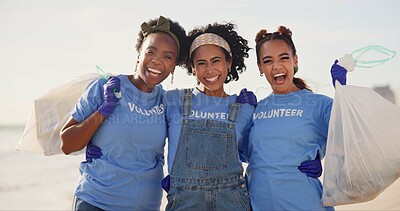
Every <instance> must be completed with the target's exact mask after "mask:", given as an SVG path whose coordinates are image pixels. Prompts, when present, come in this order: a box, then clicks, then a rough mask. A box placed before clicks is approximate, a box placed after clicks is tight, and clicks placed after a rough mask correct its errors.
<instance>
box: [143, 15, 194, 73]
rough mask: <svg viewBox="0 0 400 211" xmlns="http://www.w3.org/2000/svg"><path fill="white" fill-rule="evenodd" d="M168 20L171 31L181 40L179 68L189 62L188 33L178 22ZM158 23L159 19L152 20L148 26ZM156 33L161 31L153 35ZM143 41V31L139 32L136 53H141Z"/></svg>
mask: <svg viewBox="0 0 400 211" xmlns="http://www.w3.org/2000/svg"><path fill="white" fill-rule="evenodd" d="M166 19H167V20H168V21H169V24H170V29H169V30H170V31H171V32H172V33H173V34H174V35H175V36H176V37H177V38H178V40H179V45H180V49H179V56H178V58H177V60H176V64H177V65H178V66H183V65H184V64H185V62H186V60H187V55H188V51H189V47H188V40H187V36H186V31H185V29H183V27H182V26H181V25H180V24H179V23H178V22H176V21H172V20H171V19H170V18H166ZM157 21H158V18H156V19H150V20H149V21H147V24H148V25H149V26H155V25H157ZM156 32H161V31H154V32H153V33H156ZM162 33H163V32H162ZM143 41H144V36H143V33H142V30H140V31H139V32H138V38H137V43H136V51H137V52H138V53H139V52H140V50H141V48H142V44H143Z"/></svg>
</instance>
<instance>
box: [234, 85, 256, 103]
mask: <svg viewBox="0 0 400 211" xmlns="http://www.w3.org/2000/svg"><path fill="white" fill-rule="evenodd" d="M236 102H237V103H247V104H250V105H253V106H257V97H256V96H255V95H254V93H253V92H252V91H247V89H246V88H244V89H242V90H241V91H240V94H239V96H237V97H236Z"/></svg>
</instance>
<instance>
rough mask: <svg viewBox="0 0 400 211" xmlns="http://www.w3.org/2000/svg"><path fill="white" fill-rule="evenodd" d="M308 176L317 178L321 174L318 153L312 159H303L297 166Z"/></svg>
mask: <svg viewBox="0 0 400 211" xmlns="http://www.w3.org/2000/svg"><path fill="white" fill-rule="evenodd" d="M297 168H298V169H299V170H300V171H301V172H303V173H305V174H307V176H308V177H313V178H318V177H320V176H321V175H322V164H321V160H320V159H319V155H317V157H316V158H315V159H314V160H309V161H304V162H303V163H301V164H300V166H298V167H297Z"/></svg>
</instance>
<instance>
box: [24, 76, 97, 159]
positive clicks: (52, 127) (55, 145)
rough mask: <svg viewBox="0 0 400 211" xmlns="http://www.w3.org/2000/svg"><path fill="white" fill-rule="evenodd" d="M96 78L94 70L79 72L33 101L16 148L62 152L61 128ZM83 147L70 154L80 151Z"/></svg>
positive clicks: (42, 151)
mask: <svg viewBox="0 0 400 211" xmlns="http://www.w3.org/2000/svg"><path fill="white" fill-rule="evenodd" d="M98 78H100V77H99V74H97V73H90V74H87V75H82V76H80V77H78V78H76V79H74V80H72V81H69V82H67V83H65V84H62V85H61V86H59V87H56V88H53V89H51V90H50V91H48V92H46V93H45V94H43V95H42V96H40V97H39V98H37V99H36V100H34V105H33V109H32V111H31V114H30V117H29V120H28V122H27V124H26V126H25V130H24V132H23V134H22V137H21V139H20V141H19V143H18V145H17V149H16V150H17V151H33V152H38V153H43V154H44V155H46V156H49V155H57V154H61V153H63V152H62V151H61V149H60V144H61V140H60V136H59V134H60V130H61V128H62V127H63V126H64V124H65V123H66V122H67V120H68V118H69V117H70V114H69V113H70V111H72V109H73V108H74V106H75V104H76V103H77V102H78V99H79V97H80V96H81V95H82V93H83V92H84V91H85V89H86V87H87V86H88V85H89V83H90V82H92V81H94V80H95V79H98ZM84 150H85V149H82V150H81V151H79V152H75V153H73V154H82V153H83V152H84Z"/></svg>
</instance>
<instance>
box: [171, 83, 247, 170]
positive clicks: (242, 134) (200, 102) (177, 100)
mask: <svg viewBox="0 0 400 211" xmlns="http://www.w3.org/2000/svg"><path fill="white" fill-rule="evenodd" d="M192 93H193V97H192V111H191V112H190V115H189V118H190V119H213V120H220V121H224V122H228V120H227V118H228V112H229V106H230V104H232V103H234V102H235V99H236V95H231V96H228V97H224V98H221V97H212V96H207V95H205V94H203V93H202V92H200V91H198V90H196V89H193V91H192ZM182 95H183V90H171V91H166V92H165V94H164V104H165V105H166V118H167V124H168V172H169V173H171V169H172V164H173V162H174V158H175V154H176V150H177V147H178V143H179V136H180V132H181V127H182V120H183V116H182V112H181V109H182ZM253 111H254V106H251V105H249V104H241V105H240V111H239V115H238V118H237V121H236V122H235V129H236V136H237V141H238V148H239V149H238V150H239V155H240V156H243V153H247V150H245V148H247V143H248V133H249V131H250V127H251V116H252V114H253ZM238 160H239V158H238Z"/></svg>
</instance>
